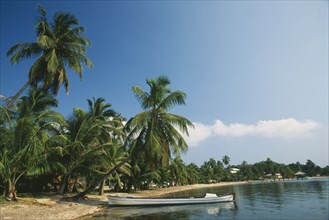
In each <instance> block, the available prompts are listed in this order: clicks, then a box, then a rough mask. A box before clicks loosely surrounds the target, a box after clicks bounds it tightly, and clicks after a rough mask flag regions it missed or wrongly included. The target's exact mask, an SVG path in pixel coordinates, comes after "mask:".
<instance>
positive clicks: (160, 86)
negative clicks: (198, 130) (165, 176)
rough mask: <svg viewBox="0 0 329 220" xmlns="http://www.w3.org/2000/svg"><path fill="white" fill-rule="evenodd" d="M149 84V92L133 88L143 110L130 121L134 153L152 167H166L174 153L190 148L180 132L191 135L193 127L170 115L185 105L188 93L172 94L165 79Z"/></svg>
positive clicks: (178, 117) (181, 118)
mask: <svg viewBox="0 0 329 220" xmlns="http://www.w3.org/2000/svg"><path fill="white" fill-rule="evenodd" d="M146 83H147V84H148V86H149V87H150V92H149V93H147V92H145V91H143V90H142V89H141V88H140V87H137V86H134V87H132V91H133V93H134V94H135V96H136V98H137V99H138V101H139V102H140V103H141V106H142V108H143V109H144V111H143V112H141V113H139V114H137V115H136V116H135V117H133V118H132V119H130V120H129V121H128V123H127V128H128V131H130V135H129V137H130V138H132V139H133V138H134V137H136V136H137V139H136V142H135V143H136V144H135V150H136V151H140V152H141V154H142V155H143V156H145V157H146V159H147V160H148V161H150V165H151V167H154V168H155V167H157V166H159V165H160V166H164V167H167V166H168V163H169V158H170V157H171V154H172V153H173V154H175V155H179V154H180V151H183V152H184V151H186V150H187V148H188V145H187V143H186V142H185V140H184V138H183V137H182V135H181V133H180V132H179V131H178V129H179V130H180V131H181V132H182V133H185V134H187V135H188V127H193V124H192V123H191V122H190V121H189V120H188V119H186V118H184V117H182V116H180V115H177V114H172V113H169V112H167V111H168V110H170V109H171V108H172V107H174V106H176V105H185V98H186V94H185V93H184V92H181V91H174V92H172V91H171V90H170V89H169V88H168V87H167V86H168V85H169V84H170V81H169V79H168V78H167V77H166V76H160V77H158V78H156V79H147V80H146Z"/></svg>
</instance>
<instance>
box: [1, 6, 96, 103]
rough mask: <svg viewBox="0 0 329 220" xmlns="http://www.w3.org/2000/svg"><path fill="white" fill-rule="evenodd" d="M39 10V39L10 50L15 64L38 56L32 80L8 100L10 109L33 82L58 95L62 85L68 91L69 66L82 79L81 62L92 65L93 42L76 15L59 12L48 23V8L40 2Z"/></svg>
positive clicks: (34, 64)
mask: <svg viewBox="0 0 329 220" xmlns="http://www.w3.org/2000/svg"><path fill="white" fill-rule="evenodd" d="M38 12H39V14H40V17H39V20H38V21H37V23H36V25H35V29H36V32H37V41H36V42H25V43H20V44H16V45H14V46H13V47H11V48H10V49H9V50H8V52H7V56H11V58H10V62H11V63H12V64H16V63H19V62H20V61H21V60H23V59H26V58H31V57H32V58H34V57H36V58H37V59H36V61H35V62H34V63H33V65H32V66H31V68H30V70H29V73H28V77H29V80H28V81H27V82H26V83H25V85H24V86H23V87H22V88H21V89H20V90H19V91H18V92H17V94H16V95H15V96H14V97H13V98H12V99H11V100H10V101H9V103H8V104H7V108H10V107H11V106H12V105H13V103H14V102H15V101H16V100H17V98H18V97H19V96H20V95H21V94H22V93H23V91H24V90H25V89H26V88H27V87H28V86H29V85H31V84H33V85H37V84H38V83H41V84H42V85H43V87H44V89H45V90H50V91H51V92H52V93H53V94H54V95H57V93H58V91H59V88H60V86H61V85H62V84H63V85H64V86H65V90H66V92H67V93H68V92H69V79H68V75H67V69H66V67H69V68H70V69H72V70H73V71H74V72H75V73H77V74H78V75H79V77H80V79H82V70H83V67H82V64H83V63H84V64H85V65H86V66H87V67H92V66H93V64H92V62H91V61H90V60H89V59H88V58H87V57H86V55H85V54H86V50H87V49H86V48H87V47H89V46H90V41H89V39H87V38H85V37H82V36H81V34H83V33H84V32H85V30H84V28H83V27H81V26H79V21H78V19H77V18H76V17H75V16H74V15H72V14H70V13H62V12H59V13H56V14H55V15H54V17H53V19H54V22H53V23H49V22H48V20H47V17H46V15H47V14H46V11H45V10H44V9H43V8H42V6H41V5H38Z"/></svg>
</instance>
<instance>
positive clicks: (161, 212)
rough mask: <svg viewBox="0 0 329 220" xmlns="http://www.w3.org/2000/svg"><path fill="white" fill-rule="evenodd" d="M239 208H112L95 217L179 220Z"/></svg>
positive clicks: (216, 206) (193, 206) (228, 204)
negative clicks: (179, 219) (178, 219)
mask: <svg viewBox="0 0 329 220" xmlns="http://www.w3.org/2000/svg"><path fill="white" fill-rule="evenodd" d="M236 208H237V206H236V205H235V204H234V203H233V202H228V203H216V204H202V205H201V204H200V205H174V206H155V207H154V206H153V207H149V206H144V207H110V208H108V209H107V210H106V212H101V213H99V214H96V215H94V216H93V218H97V219H177V217H178V218H185V219H188V218H189V216H196V215H198V216H204V215H205V214H207V215H209V216H213V217H215V218H216V216H220V213H221V212H222V211H223V210H234V209H236Z"/></svg>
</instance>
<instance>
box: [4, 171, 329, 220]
mask: <svg viewBox="0 0 329 220" xmlns="http://www.w3.org/2000/svg"><path fill="white" fill-rule="evenodd" d="M312 178H313V177H312ZM316 178H317V177H316ZM316 178H314V179H316ZM322 178H328V177H322ZM257 182H261V181H237V182H221V183H212V184H194V185H185V186H175V187H168V188H155V189H149V190H143V191H137V192H131V193H124V192H110V193H105V194H104V195H102V196H98V195H88V196H87V197H88V199H86V200H80V201H77V202H66V201H60V199H61V198H62V196H59V195H54V196H49V197H46V198H24V200H30V201H31V203H29V202H23V201H18V202H8V203H4V204H1V207H0V219H1V220H12V219H13V220H16V219H27V220H29V219H30V220H32V219H33V220H36V219H38V220H39V219H40V220H41V219H71V220H74V219H80V218H83V217H86V216H89V215H92V214H94V213H97V212H98V211H101V210H102V209H104V207H108V196H109V195H116V196H133V197H150V198H151V197H161V196H165V195H167V194H170V193H176V192H182V191H188V190H194V189H206V188H214V187H222V186H230V185H242V184H252V183H257Z"/></svg>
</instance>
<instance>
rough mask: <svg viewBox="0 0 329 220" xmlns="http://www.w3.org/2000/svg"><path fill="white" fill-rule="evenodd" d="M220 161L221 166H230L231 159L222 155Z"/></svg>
mask: <svg viewBox="0 0 329 220" xmlns="http://www.w3.org/2000/svg"><path fill="white" fill-rule="evenodd" d="M222 161H223V164H225V166H228V165H229V164H230V161H231V159H230V157H229V156H227V155H224V156H223V158H222Z"/></svg>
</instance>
